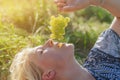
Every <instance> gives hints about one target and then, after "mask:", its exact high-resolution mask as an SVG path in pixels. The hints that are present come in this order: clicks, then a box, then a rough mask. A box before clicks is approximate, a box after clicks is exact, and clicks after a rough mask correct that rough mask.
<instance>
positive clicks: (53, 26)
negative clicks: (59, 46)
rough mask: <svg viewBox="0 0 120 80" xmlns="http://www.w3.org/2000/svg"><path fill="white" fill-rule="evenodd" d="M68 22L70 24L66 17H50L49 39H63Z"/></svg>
mask: <svg viewBox="0 0 120 80" xmlns="http://www.w3.org/2000/svg"><path fill="white" fill-rule="evenodd" d="M68 22H70V18H68V17H63V16H62V15H58V16H52V17H51V19H50V31H51V35H50V38H51V39H55V40H62V39H64V37H63V36H64V35H65V28H66V27H67V25H68Z"/></svg>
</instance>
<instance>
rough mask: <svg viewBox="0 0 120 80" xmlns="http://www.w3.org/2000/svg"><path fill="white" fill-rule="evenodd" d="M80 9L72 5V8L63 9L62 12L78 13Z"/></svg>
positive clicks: (65, 7)
mask: <svg viewBox="0 0 120 80" xmlns="http://www.w3.org/2000/svg"><path fill="white" fill-rule="evenodd" d="M79 9H80V7H77V6H72V5H70V6H64V7H62V8H61V11H63V12H73V11H76V10H79Z"/></svg>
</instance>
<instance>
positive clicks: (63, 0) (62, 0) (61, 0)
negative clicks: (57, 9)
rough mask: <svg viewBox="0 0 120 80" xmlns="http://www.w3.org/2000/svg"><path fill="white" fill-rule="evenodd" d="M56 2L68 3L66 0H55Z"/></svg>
mask: <svg viewBox="0 0 120 80" xmlns="http://www.w3.org/2000/svg"><path fill="white" fill-rule="evenodd" d="M54 2H55V3H66V1H65V0H54Z"/></svg>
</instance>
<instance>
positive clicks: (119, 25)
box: [110, 18, 120, 36]
mask: <svg viewBox="0 0 120 80" xmlns="http://www.w3.org/2000/svg"><path fill="white" fill-rule="evenodd" d="M110 27H111V28H112V29H113V30H114V31H115V32H116V33H117V34H118V35H119V36H120V19H117V18H114V20H113V22H112V24H111V26H110Z"/></svg>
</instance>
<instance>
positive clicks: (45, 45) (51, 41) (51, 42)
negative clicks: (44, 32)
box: [43, 39, 54, 47]
mask: <svg viewBox="0 0 120 80" xmlns="http://www.w3.org/2000/svg"><path fill="white" fill-rule="evenodd" d="M53 45H54V43H53V40H52V39H49V40H48V41H46V43H45V44H44V46H43V47H52V46H53Z"/></svg>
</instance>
